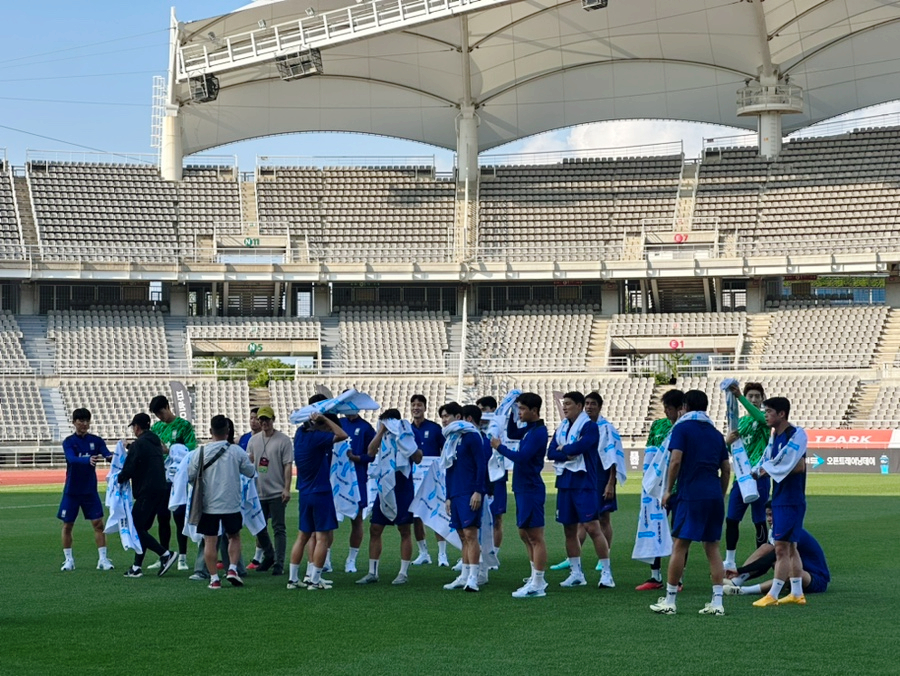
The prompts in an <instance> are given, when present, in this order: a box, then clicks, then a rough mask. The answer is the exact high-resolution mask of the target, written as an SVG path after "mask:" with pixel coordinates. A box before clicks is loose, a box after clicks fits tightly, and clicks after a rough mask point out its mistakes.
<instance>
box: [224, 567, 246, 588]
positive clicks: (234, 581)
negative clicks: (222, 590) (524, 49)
mask: <svg viewBox="0 0 900 676" xmlns="http://www.w3.org/2000/svg"><path fill="white" fill-rule="evenodd" d="M225 579H226V580H228V581H229V582H230V583H231V586H232V587H243V586H244V581H243V580H242V579H241V576H240V575H238V572H237V571H236V570H229V571H228V575H226V576H225Z"/></svg>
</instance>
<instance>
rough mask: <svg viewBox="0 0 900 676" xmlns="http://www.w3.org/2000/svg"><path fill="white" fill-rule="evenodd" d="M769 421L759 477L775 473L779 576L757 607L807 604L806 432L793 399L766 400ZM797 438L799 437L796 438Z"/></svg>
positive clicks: (774, 522)
mask: <svg viewBox="0 0 900 676" xmlns="http://www.w3.org/2000/svg"><path fill="white" fill-rule="evenodd" d="M763 410H764V411H765V414H766V424H767V425H768V426H769V427H770V428H772V441H771V442H770V446H769V447H768V448H767V449H766V452H765V453H764V454H763V458H762V462H761V463H760V464H759V466H758V467H757V474H758V475H759V476H766V475H771V476H772V478H773V479H774V480H775V487H774V489H773V490H772V539H773V540H774V541H775V578H774V579H773V580H772V587H771V589H769V593H768V594H766V595H765V596H763V597H762V598H761V599H759V600H758V601H754V603H753V605H754V606H757V607H765V606H774V605H785V604H797V605H801V606H803V605H806V596H804V595H803V563H802V561H801V559H800V553H799V552H798V551H797V541H798V540H799V538H800V532H801V531H802V530H803V517H804V515H805V514H806V433H805V432H803V433H799V434H798V432H800V428H797V427H794V426H793V425H791V424H790V422H789V421H788V416H789V415H790V413H791V402H790V401H788V400H787V399H786V398H785V397H772V398H770V399H766V400H765V401H764V402H763ZM794 437H797V438H796V439H795V438H794ZM787 580H790V583H791V592H790V594H788V595H787V596H785V597H784V598H783V599H779V598H778V595H779V594H780V593H781V590H782V588H783V587H784V584H785V582H786V581H787Z"/></svg>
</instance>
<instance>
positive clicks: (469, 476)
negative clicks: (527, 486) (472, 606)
mask: <svg viewBox="0 0 900 676" xmlns="http://www.w3.org/2000/svg"><path fill="white" fill-rule="evenodd" d="M472 409H473V410H472V411H471V414H472V415H476V414H477V415H478V418H479V420H480V418H481V411H480V410H479V409H478V407H476V406H473V407H472ZM438 414H439V415H440V416H441V424H442V425H443V426H444V430H443V434H444V438H445V442H444V447H445V448H444V451H445V452H442V455H441V464H442V465H444V467H445V468H446V470H447V479H446V482H447V512H448V513H449V514H450V526H451V527H452V528H453V529H454V530H455V531H456V532H457V533H458V534H459V537H460V539H461V540H462V571H461V573H460V575H459V576H458V577H457V578H456V579H455V580H454V581H453V582H450V583H448V584H445V585H444V589H447V590H452V589H465V590H466V591H467V592H477V591H478V564H479V559H480V558H481V545H480V544H479V542H478V529H479V528H481V503H482V501H483V500H484V493H485V489H486V486H487V457H486V456H485V452H484V443H483V441H482V439H483V437H482V435H481V432H480V431H479V430H478V428H477V427H475V426H474V425H472V424H471V423H470V424H468V428H471V429H468V428H467V429H462V430H460V431H458V432H454V431H452V429H453V428H451V426H452V425H453V423H457V422H462V417H463V407H462V406H460V405H459V404H458V403H456V402H455V401H451V402H449V403H446V404H444V405H443V406H441V407H440V409H438ZM448 449H454V451H453V452H454V455H455V457H452V458H451V457H446V455H447V454H446V451H447V450H448Z"/></svg>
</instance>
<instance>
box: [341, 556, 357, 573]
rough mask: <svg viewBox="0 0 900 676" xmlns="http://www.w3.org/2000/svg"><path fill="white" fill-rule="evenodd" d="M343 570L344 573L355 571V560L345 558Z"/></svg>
mask: <svg viewBox="0 0 900 676" xmlns="http://www.w3.org/2000/svg"><path fill="white" fill-rule="evenodd" d="M344 572H345V573H355V572H356V561H351V560H350V559H347V561H346V563H344Z"/></svg>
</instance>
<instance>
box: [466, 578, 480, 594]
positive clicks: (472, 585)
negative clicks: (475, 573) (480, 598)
mask: <svg viewBox="0 0 900 676" xmlns="http://www.w3.org/2000/svg"><path fill="white" fill-rule="evenodd" d="M464 590H465V591H467V592H477V591H480V590H479V589H478V581H477V580H476V579H475V578H474V577H470V578H469V579H468V581H466V586H465V587H464Z"/></svg>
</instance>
